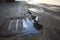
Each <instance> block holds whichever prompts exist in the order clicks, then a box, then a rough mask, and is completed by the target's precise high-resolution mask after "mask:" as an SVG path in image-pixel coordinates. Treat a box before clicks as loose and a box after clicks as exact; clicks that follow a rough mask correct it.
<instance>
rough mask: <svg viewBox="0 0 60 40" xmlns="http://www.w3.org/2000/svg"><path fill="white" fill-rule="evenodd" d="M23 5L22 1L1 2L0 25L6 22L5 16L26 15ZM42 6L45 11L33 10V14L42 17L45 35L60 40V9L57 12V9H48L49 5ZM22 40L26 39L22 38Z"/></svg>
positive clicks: (40, 21) (41, 22) (51, 39)
mask: <svg viewBox="0 0 60 40" xmlns="http://www.w3.org/2000/svg"><path fill="white" fill-rule="evenodd" d="M22 5H23V3H21V2H12V3H2V2H0V26H1V24H2V23H3V22H4V20H3V19H5V18H9V17H19V16H22V17H24V12H25V11H24V8H23V6H22ZM42 5H43V4H42ZM33 7H35V6H33ZM37 7H38V6H37ZM57 7H58V8H60V6H57ZM40 8H43V10H44V12H41V13H35V12H32V13H33V15H38V16H39V18H40V19H39V23H40V24H42V25H43V27H44V33H45V34H44V35H45V37H47V38H49V39H50V40H60V17H59V16H60V15H59V13H60V11H59V10H58V11H57V12H55V11H53V12H52V11H50V10H49V9H47V8H49V7H46V5H45V6H44V5H43V6H42V7H40ZM27 37H28V36H27ZM27 37H26V38H27ZM35 37H36V36H35ZM35 37H34V38H35ZM37 37H39V38H41V37H40V36H37ZM39 38H38V39H33V40H40V39H39ZM42 38H43V37H42ZM12 40H13V39H12ZM18 40H19V39H18ZM22 40H24V39H23V38H22Z"/></svg>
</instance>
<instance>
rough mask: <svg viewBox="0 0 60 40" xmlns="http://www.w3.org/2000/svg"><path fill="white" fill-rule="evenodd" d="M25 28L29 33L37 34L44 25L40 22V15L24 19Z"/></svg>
mask: <svg viewBox="0 0 60 40" xmlns="http://www.w3.org/2000/svg"><path fill="white" fill-rule="evenodd" d="M23 28H25V30H27V31H28V33H29V34H35V33H39V30H40V29H42V25H40V24H38V16H35V17H33V18H32V19H31V20H29V18H26V19H23Z"/></svg>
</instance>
